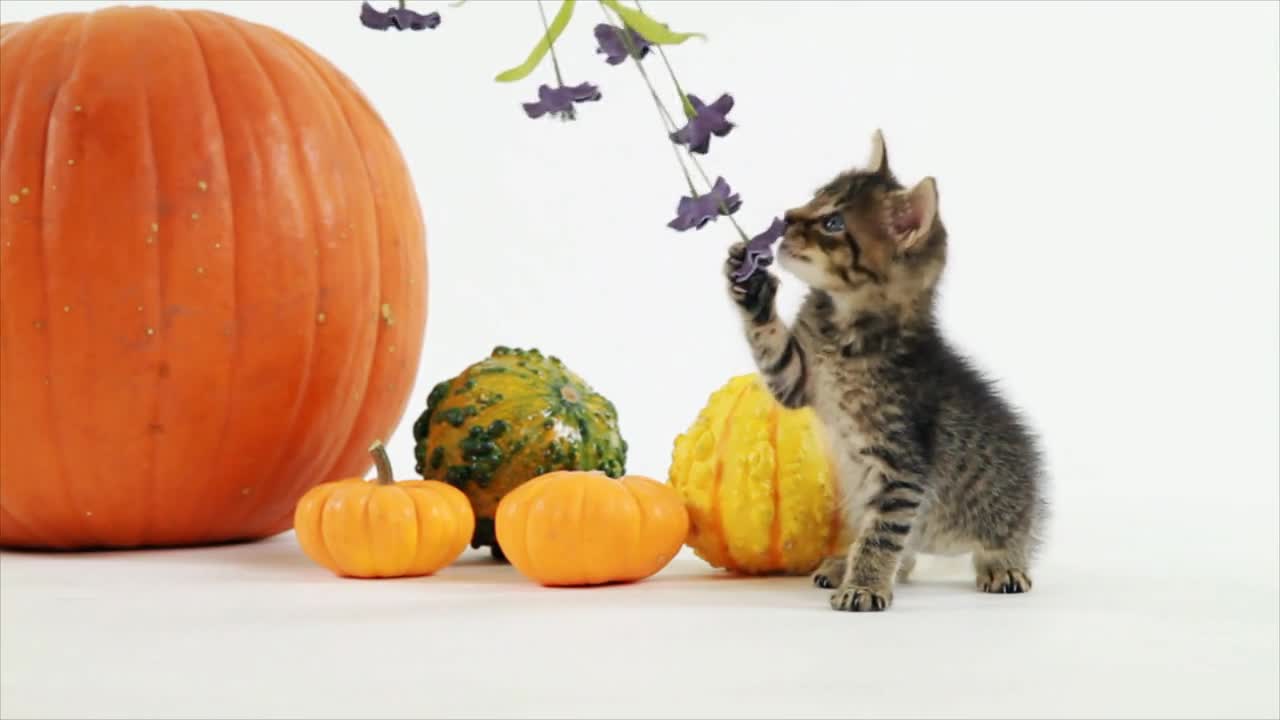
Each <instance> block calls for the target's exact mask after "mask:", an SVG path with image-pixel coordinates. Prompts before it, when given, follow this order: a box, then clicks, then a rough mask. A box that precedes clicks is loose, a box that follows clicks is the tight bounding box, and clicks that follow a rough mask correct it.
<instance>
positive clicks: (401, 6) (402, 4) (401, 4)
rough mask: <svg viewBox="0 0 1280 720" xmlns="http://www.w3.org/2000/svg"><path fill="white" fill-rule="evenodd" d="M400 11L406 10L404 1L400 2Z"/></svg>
mask: <svg viewBox="0 0 1280 720" xmlns="http://www.w3.org/2000/svg"><path fill="white" fill-rule="evenodd" d="M400 9H401V10H403V9H404V0H400Z"/></svg>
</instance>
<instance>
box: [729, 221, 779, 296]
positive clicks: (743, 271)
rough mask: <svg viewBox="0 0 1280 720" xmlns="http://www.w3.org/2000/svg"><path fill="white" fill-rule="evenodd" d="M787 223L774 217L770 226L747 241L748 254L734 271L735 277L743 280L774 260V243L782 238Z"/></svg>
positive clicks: (739, 280)
mask: <svg viewBox="0 0 1280 720" xmlns="http://www.w3.org/2000/svg"><path fill="white" fill-rule="evenodd" d="M786 229H787V224H786V223H785V222H783V221H782V220H781V219H780V218H774V219H773V222H772V223H771V224H770V225H769V227H768V228H767V229H766V230H765V231H764V232H762V233H760V234H759V235H757V236H755V237H753V238H751V240H749V241H748V242H747V254H746V257H744V258H743V259H742V265H740V266H738V269H737V270H734V271H733V279H734V280H737V281H738V282H742V281H743V280H746V279H747V278H749V277H751V276H752V275H754V274H755V272H756V270H758V269H759V268H762V267H766V266H768V265H769V264H770V263H772V262H773V244H774V243H776V242H778V240H779V239H780V238H782V234H783V233H784V232H785V231H786Z"/></svg>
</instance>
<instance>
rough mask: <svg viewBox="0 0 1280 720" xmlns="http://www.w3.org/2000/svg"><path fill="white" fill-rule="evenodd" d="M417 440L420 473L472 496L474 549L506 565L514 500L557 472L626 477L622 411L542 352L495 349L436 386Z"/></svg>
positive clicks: (418, 423)
mask: <svg viewBox="0 0 1280 720" xmlns="http://www.w3.org/2000/svg"><path fill="white" fill-rule="evenodd" d="M413 437H414V440H415V441H416V447H415V449H414V451H415V454H416V456H417V461H418V464H417V470H418V473H419V474H421V475H422V476H423V477H424V478H426V479H428V480H443V481H445V482H447V483H449V484H450V485H453V486H454V487H456V488H458V489H459V490H461V491H462V492H463V493H465V494H466V495H467V498H468V499H470V500H471V507H472V509H473V510H474V511H475V516H476V526H475V534H474V536H473V537H472V540H471V546H472V547H475V548H479V547H486V546H487V547H489V548H490V549H491V550H492V552H493V554H494V556H495V557H499V558H501V557H503V555H502V550H501V548H499V547H498V541H497V538H496V536H495V535H494V527H493V519H494V515H495V513H496V512H497V508H498V502H499V501H500V500H502V498H503V496H505V495H506V494H507V493H508V492H510V491H511V490H513V489H515V488H516V487H518V486H519V485H521V484H522V483H524V482H527V481H529V480H532V479H533V478H535V477H538V476H539V475H544V474H546V473H549V472H552V471H555V470H599V471H601V472H603V473H605V474H606V475H608V476H609V477H614V478H617V477H621V476H622V475H623V474H624V473H625V472H626V462H627V443H626V441H625V440H623V439H622V435H621V433H620V431H619V428H618V412H617V410H616V409H615V408H614V406H613V403H611V402H609V401H608V400H607V399H605V398H604V397H602V396H601V395H599V394H598V393H596V392H595V391H594V390H592V389H591V387H590V386H589V385H587V383H586V382H585V381H584V380H583V379H582V378H581V377H579V376H578V375H577V374H575V373H574V372H573V371H571V370H570V369H569V368H567V367H565V365H564V363H563V362H561V361H560V359H559V358H556V357H550V356H545V355H543V354H542V353H541V352H539V351H538V350H533V349H531V350H519V349H512V348H507V347H497V348H494V350H493V352H492V353H491V354H490V355H489V357H487V358H485V359H484V360H481V361H480V362H478V363H475V364H474V365H471V366H470V367H468V368H466V369H465V370H463V371H462V373H461V374H459V375H458V376H457V377H455V378H453V379H451V380H446V381H444V382H441V383H439V384H438V385H436V386H435V388H433V389H432V391H431V394H430V395H429V396H428V397H427V409H426V411H425V412H423V413H422V415H421V416H420V417H419V418H418V420H417V421H416V422H415V423H414V425H413Z"/></svg>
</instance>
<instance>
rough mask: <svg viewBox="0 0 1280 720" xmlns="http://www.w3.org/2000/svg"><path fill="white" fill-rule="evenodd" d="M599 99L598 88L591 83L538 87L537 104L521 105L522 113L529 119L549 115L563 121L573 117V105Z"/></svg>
mask: <svg viewBox="0 0 1280 720" xmlns="http://www.w3.org/2000/svg"><path fill="white" fill-rule="evenodd" d="M599 99H600V88H598V87H596V86H595V85H592V84H591V83H585V82H584V83H582V84H581V85H561V86H560V87H556V88H553V87H551V86H550V85H539V86H538V102H532V103H521V104H522V105H523V106H524V112H525V114H526V115H528V116H529V117H531V118H540V117H542V116H543V115H546V114H548V113H550V114H551V115H553V116H556V117H560V118H562V119H564V120H572V119H573V117H574V113H573V104H574V103H580V102H589V101H595V100H599Z"/></svg>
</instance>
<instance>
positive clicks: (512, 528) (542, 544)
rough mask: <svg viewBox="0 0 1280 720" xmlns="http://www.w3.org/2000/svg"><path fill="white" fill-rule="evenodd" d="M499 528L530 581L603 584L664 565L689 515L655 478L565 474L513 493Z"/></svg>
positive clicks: (545, 477)
mask: <svg viewBox="0 0 1280 720" xmlns="http://www.w3.org/2000/svg"><path fill="white" fill-rule="evenodd" d="M494 525H495V528H494V529H495V531H496V533H497V536H498V544H499V545H500V546H501V547H502V550H503V552H505V553H506V556H507V559H508V560H510V561H511V564H512V565H514V566H515V568H516V569H517V570H519V571H520V572H521V573H523V574H524V575H525V576H527V577H529V578H531V579H533V580H536V581H537V582H540V583H542V584H543V585H600V584H603V583H609V582H631V581H634V580H641V579H644V578H646V577H649V576H650V575H652V574H654V573H656V572H658V571H659V570H661V569H662V568H664V567H666V565H667V563H669V562H671V559H672V558H673V557H675V555H676V553H677V552H679V550H680V546H681V544H683V543H684V540H685V536H686V535H687V534H688V532H689V515H688V512H687V511H686V510H685V508H684V503H683V502H682V501H681V499H680V496H679V495H678V494H676V492H675V490H672V489H671V487H670V486H668V485H664V484H662V483H660V482H658V481H656V480H653V479H650V478H647V477H640V476H637V475H627V476H624V477H622V478H620V479H616V480H615V479H614V478H611V477H609V476H608V475H605V474H604V473H602V472H598V471H592V472H581V471H562V472H552V473H547V474H546V475H541V476H539V477H536V478H534V479H532V480H530V481H528V482H526V483H524V484H522V485H520V486H518V487H517V488H515V489H514V490H512V491H511V492H509V493H508V494H507V495H506V496H505V497H504V498H503V499H502V502H501V503H499V504H498V512H497V517H496V518H495V521H494Z"/></svg>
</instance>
